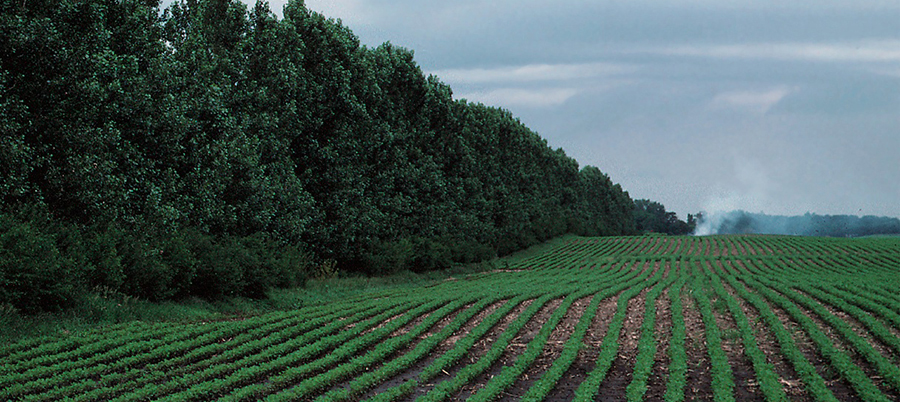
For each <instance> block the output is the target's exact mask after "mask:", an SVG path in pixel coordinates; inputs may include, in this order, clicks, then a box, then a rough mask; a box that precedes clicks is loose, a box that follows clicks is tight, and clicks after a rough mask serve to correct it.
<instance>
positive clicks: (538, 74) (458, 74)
mask: <svg viewBox="0 0 900 402" xmlns="http://www.w3.org/2000/svg"><path fill="white" fill-rule="evenodd" d="M632 70H634V68H633V67H630V66H628V65H624V64H614V63H575V64H529V65H523V66H504V67H497V68H461V69H448V70H436V71H432V72H431V74H434V75H436V76H438V77H439V78H441V79H442V80H445V81H447V82H450V83H463V84H478V83H503V82H507V83H508V82H535V81H567V80H576V79H586V78H595V77H603V76H611V75H618V74H623V73H626V72H629V71H632Z"/></svg>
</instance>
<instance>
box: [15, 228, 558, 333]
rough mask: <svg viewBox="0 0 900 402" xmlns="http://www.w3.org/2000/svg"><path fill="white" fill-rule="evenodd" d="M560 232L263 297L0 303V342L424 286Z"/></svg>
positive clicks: (488, 265) (551, 244) (489, 265)
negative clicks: (40, 309) (469, 255)
mask: <svg viewBox="0 0 900 402" xmlns="http://www.w3.org/2000/svg"><path fill="white" fill-rule="evenodd" d="M575 237H576V236H573V235H564V236H561V237H558V238H555V239H551V240H549V241H547V242H545V243H542V244H538V245H535V246H532V247H530V248H528V249H525V250H522V251H519V252H516V253H513V254H512V255H509V256H506V257H504V258H502V259H500V258H495V259H493V260H490V261H485V262H481V263H476V264H465V265H457V266H454V267H451V268H449V269H445V270H438V271H429V272H423V273H415V272H411V271H403V272H399V273H396V274H393V275H388V276H381V277H366V276H363V275H353V274H350V275H348V274H339V275H332V276H330V277H328V276H324V277H320V278H319V279H311V280H310V281H308V282H307V284H306V286H304V287H300V288H291V289H275V290H272V291H270V292H268V293H267V297H266V298H265V299H258V300H257V299H248V298H242V297H241V298H228V299H225V300H219V301H207V300H203V299H199V298H191V299H186V300H179V301H166V302H151V301H147V300H141V299H136V298H134V297H131V296H128V295H124V294H122V293H119V292H116V291H114V290H111V289H103V288H98V289H92V290H90V291H85V292H83V293H82V294H81V295H80V296H79V297H78V299H77V300H76V301H75V306H74V307H73V308H71V309H70V310H66V311H63V312H57V313H42V314H37V315H24V314H20V313H19V312H17V311H15V310H14V309H12V308H11V307H8V306H4V305H0V342H3V343H10V342H16V341H18V340H21V339H25V338H30V337H37V336H65V335H71V334H78V333H82V332H85V331H89V330H92V329H96V328H100V327H104V326H109V325H114V324H121V323H127V322H132V321H144V322H170V321H177V322H179V321H180V322H195V321H210V320H219V319H227V318H234V317H246V316H253V315H258V314H263V313H267V312H272V311H287V310H293V309H296V308H298V307H301V306H308V305H316V304H324V303H328V302H330V301H334V300H344V299H347V298H350V297H357V296H363V295H367V294H377V293H391V292H394V291H402V290H404V289H412V288H417V289H420V288H422V287H427V286H430V285H434V284H437V283H440V282H443V281H446V280H453V279H458V278H463V277H467V276H470V275H475V274H480V273H483V272H486V271H493V270H496V269H503V268H504V267H507V266H509V265H510V263H512V262H515V261H519V260H523V259H527V258H529V257H532V256H535V255H540V254H542V253H545V252H547V251H549V250H550V249H552V248H555V247H557V246H559V245H562V244H565V243H566V242H567V241H569V240H571V239H573V238H575Z"/></svg>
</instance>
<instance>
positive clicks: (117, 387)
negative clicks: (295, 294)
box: [75, 301, 404, 401]
mask: <svg viewBox="0 0 900 402" xmlns="http://www.w3.org/2000/svg"><path fill="white" fill-rule="evenodd" d="M391 309H394V310H393V311H388V310H391ZM402 309H404V307H403V306H402V303H400V302H399V301H398V302H396V303H394V302H391V303H378V304H375V305H372V306H363V308H360V309H359V310H349V311H347V312H346V314H352V315H350V316H348V317H347V318H345V319H334V320H331V321H327V319H328V318H329V316H325V317H320V319H314V320H310V321H309V322H308V323H305V324H302V325H295V326H288V327H286V328H283V329H282V330H279V331H277V332H274V333H273V332H269V331H264V332H252V331H251V332H249V333H247V334H242V335H240V336H237V337H235V338H233V339H232V340H231V341H229V342H224V343H218V342H217V343H214V344H209V345H205V346H202V347H199V348H197V349H194V350H191V351H190V352H188V353H186V354H183V355H180V356H178V355H176V356H173V357H172V358H167V359H165V360H163V361H160V362H158V363H155V364H150V365H147V366H145V367H142V368H140V369H132V370H129V371H127V372H126V373H125V377H124V378H118V376H115V377H112V378H110V377H109V376H105V377H104V378H103V380H102V382H101V385H102V386H100V387H97V388H95V389H93V390H91V391H89V392H86V393H83V394H80V395H77V396H76V397H75V398H76V400H85V401H92V400H111V399H114V398H117V397H120V396H122V395H123V394H125V393H128V394H134V395H148V397H149V396H152V395H157V394H163V393H165V392H171V390H173V389H177V388H179V387H185V386H188V385H189V384H190V383H191V381H194V382H202V381H204V378H214V377H216V376H224V375H227V374H228V373H230V372H231V371H233V370H235V369H236V365H237V364H253V362H254V361H262V360H264V359H265V358H267V356H273V355H274V354H273V353H275V352H278V351H279V350H281V349H285V348H300V347H306V346H307V344H309V343H314V342H316V341H318V340H319V339H321V338H323V337H326V336H332V334H335V333H336V332H339V331H341V330H342V329H343V328H344V327H345V326H347V325H351V324H356V327H359V329H357V328H356V327H354V329H353V330H352V332H356V331H362V330H363V328H365V327H366V326H367V325H375V321H373V319H372V315H379V314H380V315H385V314H393V312H394V311H402ZM388 316H390V315H388ZM298 318H301V319H302V317H298ZM332 318H337V317H332ZM323 319H325V321H323ZM363 320H368V321H363ZM360 321H363V322H361V323H360ZM204 376H206V377H204ZM173 378H175V379H178V380H177V381H172V379H173ZM116 380H119V381H116ZM160 383H164V384H162V385H158V384H160Z"/></svg>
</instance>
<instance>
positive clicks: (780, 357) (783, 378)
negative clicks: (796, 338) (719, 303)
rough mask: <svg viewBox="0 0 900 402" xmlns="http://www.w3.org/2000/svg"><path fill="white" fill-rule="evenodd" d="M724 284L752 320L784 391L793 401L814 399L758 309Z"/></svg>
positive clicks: (762, 347) (767, 358)
mask: <svg viewBox="0 0 900 402" xmlns="http://www.w3.org/2000/svg"><path fill="white" fill-rule="evenodd" d="M723 285H724V286H725V290H726V291H728V293H729V294H731V296H732V297H734V298H735V300H737V302H738V304H739V305H740V307H741V311H743V312H744V315H745V316H747V320H748V321H750V326H751V327H753V335H754V336H755V337H756V342H757V344H758V345H759V349H760V350H761V351H762V352H763V354H764V355H766V362H768V363H769V364H771V365H772V366H773V367H774V368H775V374H777V375H778V380H779V382H781V384H782V386H783V388H782V389H783V390H784V393H785V394H787V396H788V398H790V400H792V401H797V402H807V401H812V400H813V398H812V396H810V395H809V393H807V392H806V390H805V389H804V388H803V383H802V382H801V381H800V377H799V376H798V375H797V372H796V371H795V370H794V367H793V365H791V362H790V361H789V360H788V359H787V358H786V357H785V356H784V354H783V353H782V352H781V347H780V346H779V345H778V341H777V340H776V339H775V337H774V336H773V335H772V333H771V332H770V331H769V329H768V327H767V326H766V325H765V324H764V323H763V322H762V319H761V318H760V316H759V313H758V312H757V311H756V309H754V308H753V307H751V306H750V304H749V303H747V302H746V301H745V300H744V299H742V298H740V297H738V295H737V293H736V292H735V290H734V289H733V288H732V287H731V286H730V285H729V284H728V283H723Z"/></svg>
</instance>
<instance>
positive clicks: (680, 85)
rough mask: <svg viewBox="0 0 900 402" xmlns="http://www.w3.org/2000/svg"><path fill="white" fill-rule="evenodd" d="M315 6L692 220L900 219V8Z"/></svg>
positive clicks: (820, 2)
mask: <svg viewBox="0 0 900 402" xmlns="http://www.w3.org/2000/svg"><path fill="white" fill-rule="evenodd" d="M283 4H284V1H282V0H275V1H272V2H271V3H270V5H271V7H272V9H273V10H275V11H276V13H277V14H279V16H280V11H281V8H282V6H283ZM306 5H307V6H308V7H309V8H310V9H312V10H315V11H319V12H321V13H323V14H325V15H326V16H328V17H333V18H339V19H341V20H342V21H343V23H344V24H345V25H347V26H348V27H350V28H351V29H352V30H353V31H354V32H355V33H356V35H357V36H358V37H359V39H360V41H361V42H362V43H363V44H365V45H367V46H372V47H374V46H377V45H379V44H381V43H383V42H385V41H390V42H392V43H393V44H395V45H399V46H403V47H406V48H409V49H411V50H413V51H415V54H416V60H417V62H418V63H419V65H420V66H421V68H422V69H423V71H425V72H426V74H428V73H430V74H435V75H437V76H438V77H440V78H441V79H442V81H444V82H446V83H447V84H449V85H450V86H451V87H452V88H453V90H454V97H455V98H458V99H459V98H466V99H468V100H469V101H476V102H483V103H485V104H488V105H492V106H500V107H503V108H506V109H509V110H510V111H512V112H513V114H515V115H516V116H518V117H520V118H521V120H522V122H524V123H525V124H526V125H527V126H529V127H530V128H532V129H533V130H535V131H536V132H538V133H539V134H540V135H541V136H543V137H544V138H546V139H547V140H548V141H549V143H550V144H551V145H552V146H553V147H561V148H563V149H565V151H566V153H567V154H568V155H570V156H572V157H574V158H575V159H577V160H578V162H579V163H580V164H581V165H582V166H584V165H594V166H597V167H599V168H600V169H601V170H602V171H603V172H605V173H607V174H609V175H610V177H611V178H612V179H613V181H615V182H618V183H621V184H622V186H623V187H624V188H625V189H626V190H628V191H629V193H630V194H631V196H632V198H649V199H652V200H655V201H659V202H661V203H663V204H665V205H666V207H667V208H668V209H669V210H674V211H676V212H678V213H679V215H680V216H681V217H682V218H684V217H685V216H686V214H687V213H692V212H696V211H700V210H706V211H710V212H713V211H714V210H717V209H725V210H730V209H737V208H741V209H744V210H748V211H751V212H765V213H769V214H803V213H805V212H813V213H820V214H854V215H869V214H871V215H887V216H894V217H898V216H900V1H896V0H853V1H838V0H793V1H789V2H786V1H783V0H778V1H766V0H747V1H731V0H669V1H664V0H627V1H626V0H615V1H588V0H555V1H546V0H542V1H536V0H483V1H481V0H455V1H450V2H448V1H423V0H391V1H386V0H307V1H306Z"/></svg>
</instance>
